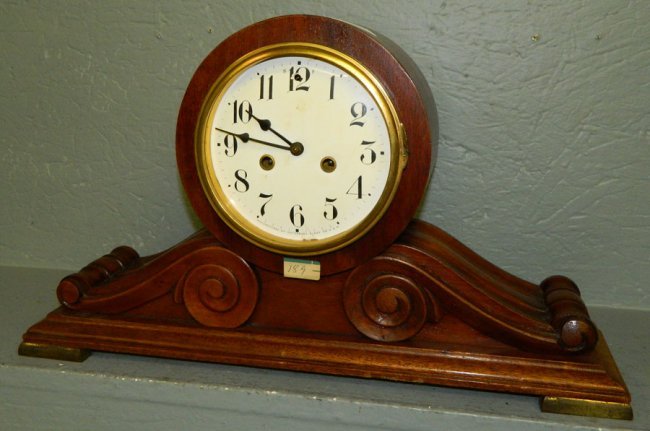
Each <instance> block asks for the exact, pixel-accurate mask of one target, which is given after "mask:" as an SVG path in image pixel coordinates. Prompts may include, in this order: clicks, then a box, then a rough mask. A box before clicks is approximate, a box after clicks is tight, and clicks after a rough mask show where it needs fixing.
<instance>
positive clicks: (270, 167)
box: [207, 56, 393, 248]
mask: <svg viewBox="0 0 650 431" xmlns="http://www.w3.org/2000/svg"><path fill="white" fill-rule="evenodd" d="M374 94H376V93H373V92H371V91H369V90H367V89H366V88H365V87H364V86H363V84H362V81H361V80H359V79H356V78H355V77H354V76H353V74H352V73H351V69H345V68H341V67H339V66H338V65H337V64H336V63H335V62H326V61H321V60H318V59H315V58H311V57H308V56H305V57H298V56H286V57H283V56H279V57H276V58H271V59H267V60H262V61H259V62H254V63H252V64H251V65H248V66H246V68H245V69H244V70H242V71H239V72H238V73H237V75H236V76H234V77H233V78H232V81H229V82H228V83H227V85H225V86H224V89H223V92H222V93H221V94H220V95H219V97H218V98H217V99H216V100H218V101H220V105H218V106H216V107H215V108H214V111H213V112H214V114H213V117H211V118H210V120H209V125H208V126H207V127H210V130H211V135H210V139H211V142H210V151H211V154H210V160H211V163H212V172H213V174H212V175H214V178H213V179H214V181H215V183H216V184H217V187H218V188H219V199H222V200H223V201H222V202H220V203H222V204H223V205H222V209H221V211H223V212H230V213H228V214H227V215H230V214H232V221H233V223H232V225H236V226H242V229H246V230H247V231H246V232H244V233H243V235H244V236H245V235H249V232H255V233H254V234H250V236H251V237H252V236H253V235H257V236H263V235H267V236H268V237H270V238H272V240H269V242H271V241H272V242H273V244H277V243H284V242H285V241H286V242H291V243H292V244H295V247H296V248H298V247H300V244H307V243H314V242H317V241H321V240H322V241H327V240H328V239H329V238H340V237H342V235H341V234H342V233H347V232H351V231H354V230H355V229H357V227H358V226H359V225H361V224H362V223H364V220H365V219H367V218H368V217H369V215H371V214H375V213H377V211H374V208H375V206H376V205H377V204H378V202H379V201H380V198H381V196H382V195H384V194H385V192H384V190H385V189H386V183H387V182H388V178H389V172H390V169H391V160H392V157H391V154H393V153H392V151H393V150H392V147H391V142H390V133H389V129H388V126H387V123H386V121H385V119H384V117H383V114H382V112H383V111H382V109H381V105H379V103H378V102H377V101H376V100H375V97H376V96H374ZM298 144H299V145H298ZM220 215H223V214H222V213H220ZM240 233H242V232H240ZM337 240H338V239H337ZM333 241H334V240H333Z"/></svg>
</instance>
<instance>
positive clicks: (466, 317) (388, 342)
mask: <svg viewBox="0 0 650 431" xmlns="http://www.w3.org/2000/svg"><path fill="white" fill-rule="evenodd" d="M291 40H302V41H309V42H313V43H319V44H323V45H327V46H332V47H334V48H336V49H340V50H342V51H344V52H345V53H346V54H347V55H350V56H352V57H353V58H357V59H358V60H359V61H361V62H363V63H364V64H365V65H366V66H367V67H368V68H369V69H370V70H371V71H372V72H373V73H375V74H376V75H377V77H378V79H379V80H380V81H381V82H382V84H383V85H385V86H386V88H387V89H388V91H389V94H390V95H391V97H392V98H393V102H394V104H395V106H396V109H397V110H398V113H399V115H400V118H401V119H402V120H403V122H404V129H405V132H406V134H407V138H408V143H409V151H410V156H409V164H408V166H407V167H406V169H405V171H404V177H403V178H402V182H401V183H400V186H399V190H398V192H397V195H396V197H395V200H394V202H393V204H392V205H391V207H390V208H389V209H388V211H387V212H386V214H385V216H384V218H383V219H382V220H381V221H380V222H379V223H377V225H376V226H375V227H374V228H373V229H372V230H371V231H369V232H368V233H367V234H366V236H364V237H363V238H362V239H361V240H359V241H358V242H357V243H353V244H351V245H349V246H348V247H345V248H344V249H341V250H337V251H335V252H333V253H329V254H325V255H322V256H316V257H314V259H318V260H320V261H321V264H322V267H323V271H322V274H321V275H322V276H321V279H320V280H319V281H311V280H303V279H294V278H286V277H284V276H283V273H282V270H281V264H282V258H283V257H282V256H279V255H276V254H274V253H271V252H269V251H268V250H264V249H261V248H259V247H256V246H254V245H252V244H250V243H248V242H246V241H245V240H243V239H242V238H241V237H240V236H239V235H237V234H235V233H234V232H232V231H231V230H230V229H229V228H228V226H227V225H226V224H225V223H223V222H222V221H221V220H220V219H219V218H218V217H217V215H216V213H215V212H214V210H213V208H212V207H211V206H210V203H209V202H208V200H207V199H206V198H205V196H204V194H203V190H202V188H201V184H200V183H199V180H198V177H197V174H196V163H195V159H194V151H193V145H194V132H195V127H196V119H197V116H198V113H199V111H200V109H201V104H202V97H203V96H204V95H205V94H207V91H208V89H209V87H210V85H211V82H212V80H214V79H215V77H214V76H213V74H214V73H218V71H219V70H222V69H223V68H224V67H226V66H227V64H229V62H230V61H232V60H233V59H235V58H239V57H240V56H242V55H243V54H245V53H246V52H249V51H250V50H251V49H256V48H258V47H259V46H261V45H263V44H267V43H274V42H280V41H291ZM423 86H424V87H423ZM425 87H426V81H424V79H423V78H422V75H421V74H420V73H419V72H418V71H417V68H415V66H414V65H413V63H412V62H411V61H410V60H408V59H407V58H406V57H405V56H404V54H403V53H402V52H401V51H400V50H398V49H396V48H395V47H394V45H393V44H392V43H390V42H388V41H386V40H384V39H380V38H379V37H377V36H376V35H374V34H372V33H370V32H367V31H365V30H362V29H360V28H358V27H356V26H353V25H350V24H346V23H343V22H341V21H336V20H332V19H329V18H323V17H313V16H304V15H297V16H286V17H279V18H274V19H271V20H267V21H263V22H261V23H257V24H254V25H253V26H251V27H247V28H246V29H244V30H242V31H240V32H238V33H235V35H233V36H231V37H230V38H228V39H226V41H224V42H223V43H222V44H221V45H220V46H219V47H217V48H216V49H215V51H213V52H212V53H211V54H209V55H208V57H207V58H206V60H205V61H204V62H203V63H202V64H201V66H200V67H199V69H198V70H197V72H196V74H195V75H194V77H193V78H192V81H191V83H190V85H189V87H188V91H187V94H186V97H185V98H184V100H183V103H182V105H181V110H180V115H179V119H178V128H177V155H178V163H179V170H180V174H181V178H182V181H183V185H184V187H185V189H186V191H187V193H188V196H189V199H190V202H191V203H192V206H193V207H194V208H195V210H196V212H197V214H198V215H199V217H200V218H201V220H202V221H203V222H204V224H205V226H206V229H203V230H201V231H199V232H197V233H196V234H195V235H193V236H191V237H190V238H188V239H186V240H184V241H182V242H181V243H179V244H178V245H176V246H174V247H172V248H170V249H169V250H165V251H163V252H161V253H158V254H156V255H153V256H148V257H140V256H139V255H138V253H137V252H136V251H135V250H133V249H132V248H130V247H127V246H122V247H118V248H116V249H115V250H113V251H112V252H110V253H109V254H107V255H105V256H103V257H100V258H99V259H96V260H94V261H92V262H91V263H90V264H88V265H87V266H86V267H84V268H83V269H81V270H80V271H79V272H77V273H74V274H71V275H69V276H67V277H65V278H64V279H63V280H62V281H61V283H60V284H59V286H58V287H57V296H58V299H59V302H60V303H61V306H60V307H59V308H58V309H56V310H54V311H53V312H51V313H50V314H48V315H47V316H46V317H45V318H44V319H43V320H42V321H40V322H38V323H36V324H35V325H34V326H32V327H31V328H29V329H28V330H27V332H26V333H25V334H24V336H23V342H22V343H21V345H20V348H19V352H20V353H21V354H24V355H32V356H43V357H54V358H67V359H72V360H83V359H84V358H85V357H86V356H87V354H89V353H90V352H91V351H93V350H98V351H109V352H120V353H131V354H138V355H151V356H161V357H169V358H179V359H187V360H198V361H208V362H219V363H227V364H236V365H246V366H255V367H269V368H279V369H289V370H298V371H306V372H317V373H326V374H335V375H345V376H357V377H366V378H377V379H387V380H398V381H407V382H416V383H426V384H435V385H443V386H452V387H462V388H472V389H480V390H490V391H500V392H512V393H520V394H530V395H536V396H539V397H541V399H542V409H543V410H545V411H552V412H560V413H571V414H580V415H592V416H605V417H612V418H625V419H630V418H631V417H632V409H631V406H630V394H629V392H628V390H627V388H626V386H625V383H624V381H623V379H622V378H621V375H620V373H619V372H618V369H617V367H616V364H615V362H614V359H613V358H612V355H611V353H610V352H609V349H608V347H607V344H606V342H605V340H604V338H603V337H602V334H601V333H600V331H599V330H598V329H597V327H596V325H595V324H594V323H593V322H592V321H591V319H590V317H589V313H588V310H587V308H586V307H585V305H584V303H583V301H582V299H581V297H580V292H579V290H578V288H577V286H576V285H575V283H573V282H572V281H571V280H569V279H568V278H566V277H561V276H553V277H549V278H547V279H546V280H544V281H543V282H542V283H541V284H539V285H537V284H533V283H529V282H527V281H524V280H521V279H519V278H517V277H515V276H513V275H511V274H508V273H507V272H505V271H503V270H502V269H500V268H498V267H496V266H494V265H492V264H491V263H489V262H487V261H486V260H485V259H483V258H481V257H480V256H479V255H477V254H476V253H475V252H473V251H472V250H470V249H469V248H467V247H466V246H464V245H463V244H461V243H460V242H458V241H457V240H456V239H454V238H453V237H451V236H450V235H449V234H447V233H445V232H443V231H442V230H440V229H438V228H436V227H435V226H433V225H431V224H428V223H425V222H423V221H419V220H412V217H413V215H414V213H415V211H416V209H417V206H418V205H419V202H420V199H421V197H422V195H423V193H424V189H425V187H426V184H427V182H428V179H429V172H430V166H431V164H430V158H431V154H432V150H433V151H435V148H432V146H431V144H432V143H435V141H436V137H437V123H436V119H435V108H434V106H435V105H434V104H433V99H432V98H431V97H430V92H429V90H428V89H426V90H422V89H423V88H425Z"/></svg>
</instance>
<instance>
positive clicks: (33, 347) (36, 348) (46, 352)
mask: <svg viewBox="0 0 650 431" xmlns="http://www.w3.org/2000/svg"><path fill="white" fill-rule="evenodd" d="M18 354H19V355H21V356H33V357H36V358H46V359H59V360H61V361H72V362H83V361H85V360H86V359H87V358H88V356H90V354H91V351H90V350H86V349H75V348H72V347H62V346H53V345H50V344H37V343H28V342H22V343H20V346H19V347H18Z"/></svg>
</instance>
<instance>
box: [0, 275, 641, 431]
mask: <svg viewBox="0 0 650 431" xmlns="http://www.w3.org/2000/svg"><path fill="white" fill-rule="evenodd" d="M68 273H69V271H61V270H52V269H35V268H14V267H0V322H1V324H0V328H2V333H3V336H2V346H1V349H0V400H1V402H0V429H1V430H23V429H24V430H62V429H71V430H82V429H92V430H93V431H101V430H115V429H127V430H128V429H137V430H156V431H162V430H180V429H186V430H191V429H211V430H216V429H224V430H301V431H311V430H332V429H345V430H378V429H386V430H450V429H460V430H465V429H476V430H482V431H490V430H499V431H503V430H521V429H526V430H562V429H566V430H592V429H593V430H596V429H598V430H650V312H649V311H644V310H629V309H628V310H622V309H611V308H602V307H590V313H591V315H592V318H593V320H594V321H595V322H596V324H597V325H598V326H599V328H600V329H601V331H603V332H604V334H605V337H606V339H607V341H608V344H609V347H610V349H611V351H612V354H613V355H614V358H615V359H616V361H617V364H618V366H619V368H620V370H621V372H622V374H623V377H624V378H625V381H626V383H627V385H628V387H629V389H630V391H631V393H632V406H633V408H634V415H635V418H634V420H633V421H618V420H610V419H598V418H586V417H578V416H568V415H558V414H550V413H542V412H541V411H540V409H539V399H538V398H537V397H531V396H522V395H512V394H500V393H491V392H480V391H470V390H461V389H452V388H442V387H434V386H426V385H415V384H403V383H395V382H386V381H378V380H364V379H356V378H344V377H333V376H324V375H317V374H306V373H298V372H288V371H277V370H266V369H259V368H248V367H236V366H227V365H220V364H207V363H200V362H189V361H180V360H171V359H161V358H151V357H140V356H133V355H123V354H111V353H101V352H94V353H93V354H92V355H91V357H90V358H88V359H87V360H86V361H85V362H82V363H73V362H61V361H55V360H48V359H39V358H28V357H21V356H18V354H17V347H18V344H19V342H20V339H21V335H22V334H23V333H24V332H25V330H26V329H27V328H28V327H29V326H30V325H32V324H34V323H36V322H37V321H38V320H40V319H42V318H43V317H44V316H45V314H46V313H47V312H49V311H51V310H53V309H54V308H56V307H57V305H58V304H57V301H56V297H55V289H56V285H57V284H58V281H59V280H60V279H61V278H62V277H63V276H65V275H66V274H68Z"/></svg>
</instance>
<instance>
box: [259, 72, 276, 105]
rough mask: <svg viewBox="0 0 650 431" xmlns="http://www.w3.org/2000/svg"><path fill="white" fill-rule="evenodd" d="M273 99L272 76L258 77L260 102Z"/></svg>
mask: <svg viewBox="0 0 650 431" xmlns="http://www.w3.org/2000/svg"><path fill="white" fill-rule="evenodd" d="M264 99H268V100H271V99H273V75H269V76H268V78H267V76H266V75H260V100H264Z"/></svg>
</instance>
